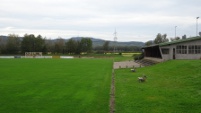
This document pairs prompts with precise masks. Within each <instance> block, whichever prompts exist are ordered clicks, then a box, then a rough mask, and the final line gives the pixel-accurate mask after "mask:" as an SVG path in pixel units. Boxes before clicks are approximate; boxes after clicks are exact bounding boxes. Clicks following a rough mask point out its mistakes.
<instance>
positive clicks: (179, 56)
mask: <svg viewBox="0 0 201 113" xmlns="http://www.w3.org/2000/svg"><path fill="white" fill-rule="evenodd" d="M177 45H185V46H187V53H186V54H178V53H177V49H176V47H177ZM189 45H201V40H196V41H191V42H183V43H178V44H173V45H167V46H161V47H160V52H161V55H162V59H163V60H170V59H173V50H174V49H175V59H201V53H199V54H189V51H188V49H189V48H188V46H189ZM162 49H169V54H163V53H162Z"/></svg>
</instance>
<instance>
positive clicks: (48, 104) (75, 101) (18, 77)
mask: <svg viewBox="0 0 201 113" xmlns="http://www.w3.org/2000/svg"><path fill="white" fill-rule="evenodd" d="M111 71H112V60H111V59H109V60H108V59H0V112H2V113H107V112H109V93H110V83H111V73H112V72H111Z"/></svg>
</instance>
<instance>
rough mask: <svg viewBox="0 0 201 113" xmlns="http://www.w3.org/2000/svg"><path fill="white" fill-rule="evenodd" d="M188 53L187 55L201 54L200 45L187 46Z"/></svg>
mask: <svg viewBox="0 0 201 113" xmlns="http://www.w3.org/2000/svg"><path fill="white" fill-rule="evenodd" d="M188 53H189V54H201V45H189V46H188Z"/></svg>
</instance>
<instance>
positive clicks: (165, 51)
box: [161, 48, 169, 54]
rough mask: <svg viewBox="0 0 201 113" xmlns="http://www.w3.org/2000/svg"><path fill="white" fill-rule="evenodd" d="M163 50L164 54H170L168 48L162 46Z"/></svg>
mask: <svg viewBox="0 0 201 113" xmlns="http://www.w3.org/2000/svg"><path fill="white" fill-rule="evenodd" d="M161 51H162V54H169V49H168V48H162V49H161Z"/></svg>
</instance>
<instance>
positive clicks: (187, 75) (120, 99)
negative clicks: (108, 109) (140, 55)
mask: <svg viewBox="0 0 201 113" xmlns="http://www.w3.org/2000/svg"><path fill="white" fill-rule="evenodd" d="M115 73H116V76H115V80H116V90H115V91H116V93H115V97H116V100H115V101H116V105H115V109H116V113H200V112H201V107H200V106H201V98H200V97H201V60H174V61H168V62H164V63H161V64H157V65H154V66H151V67H145V68H138V69H137V72H135V73H132V72H131V71H130V70H129V69H119V70H115ZM142 74H145V75H146V76H147V81H146V82H144V83H139V82H138V80H137V77H139V76H142Z"/></svg>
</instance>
